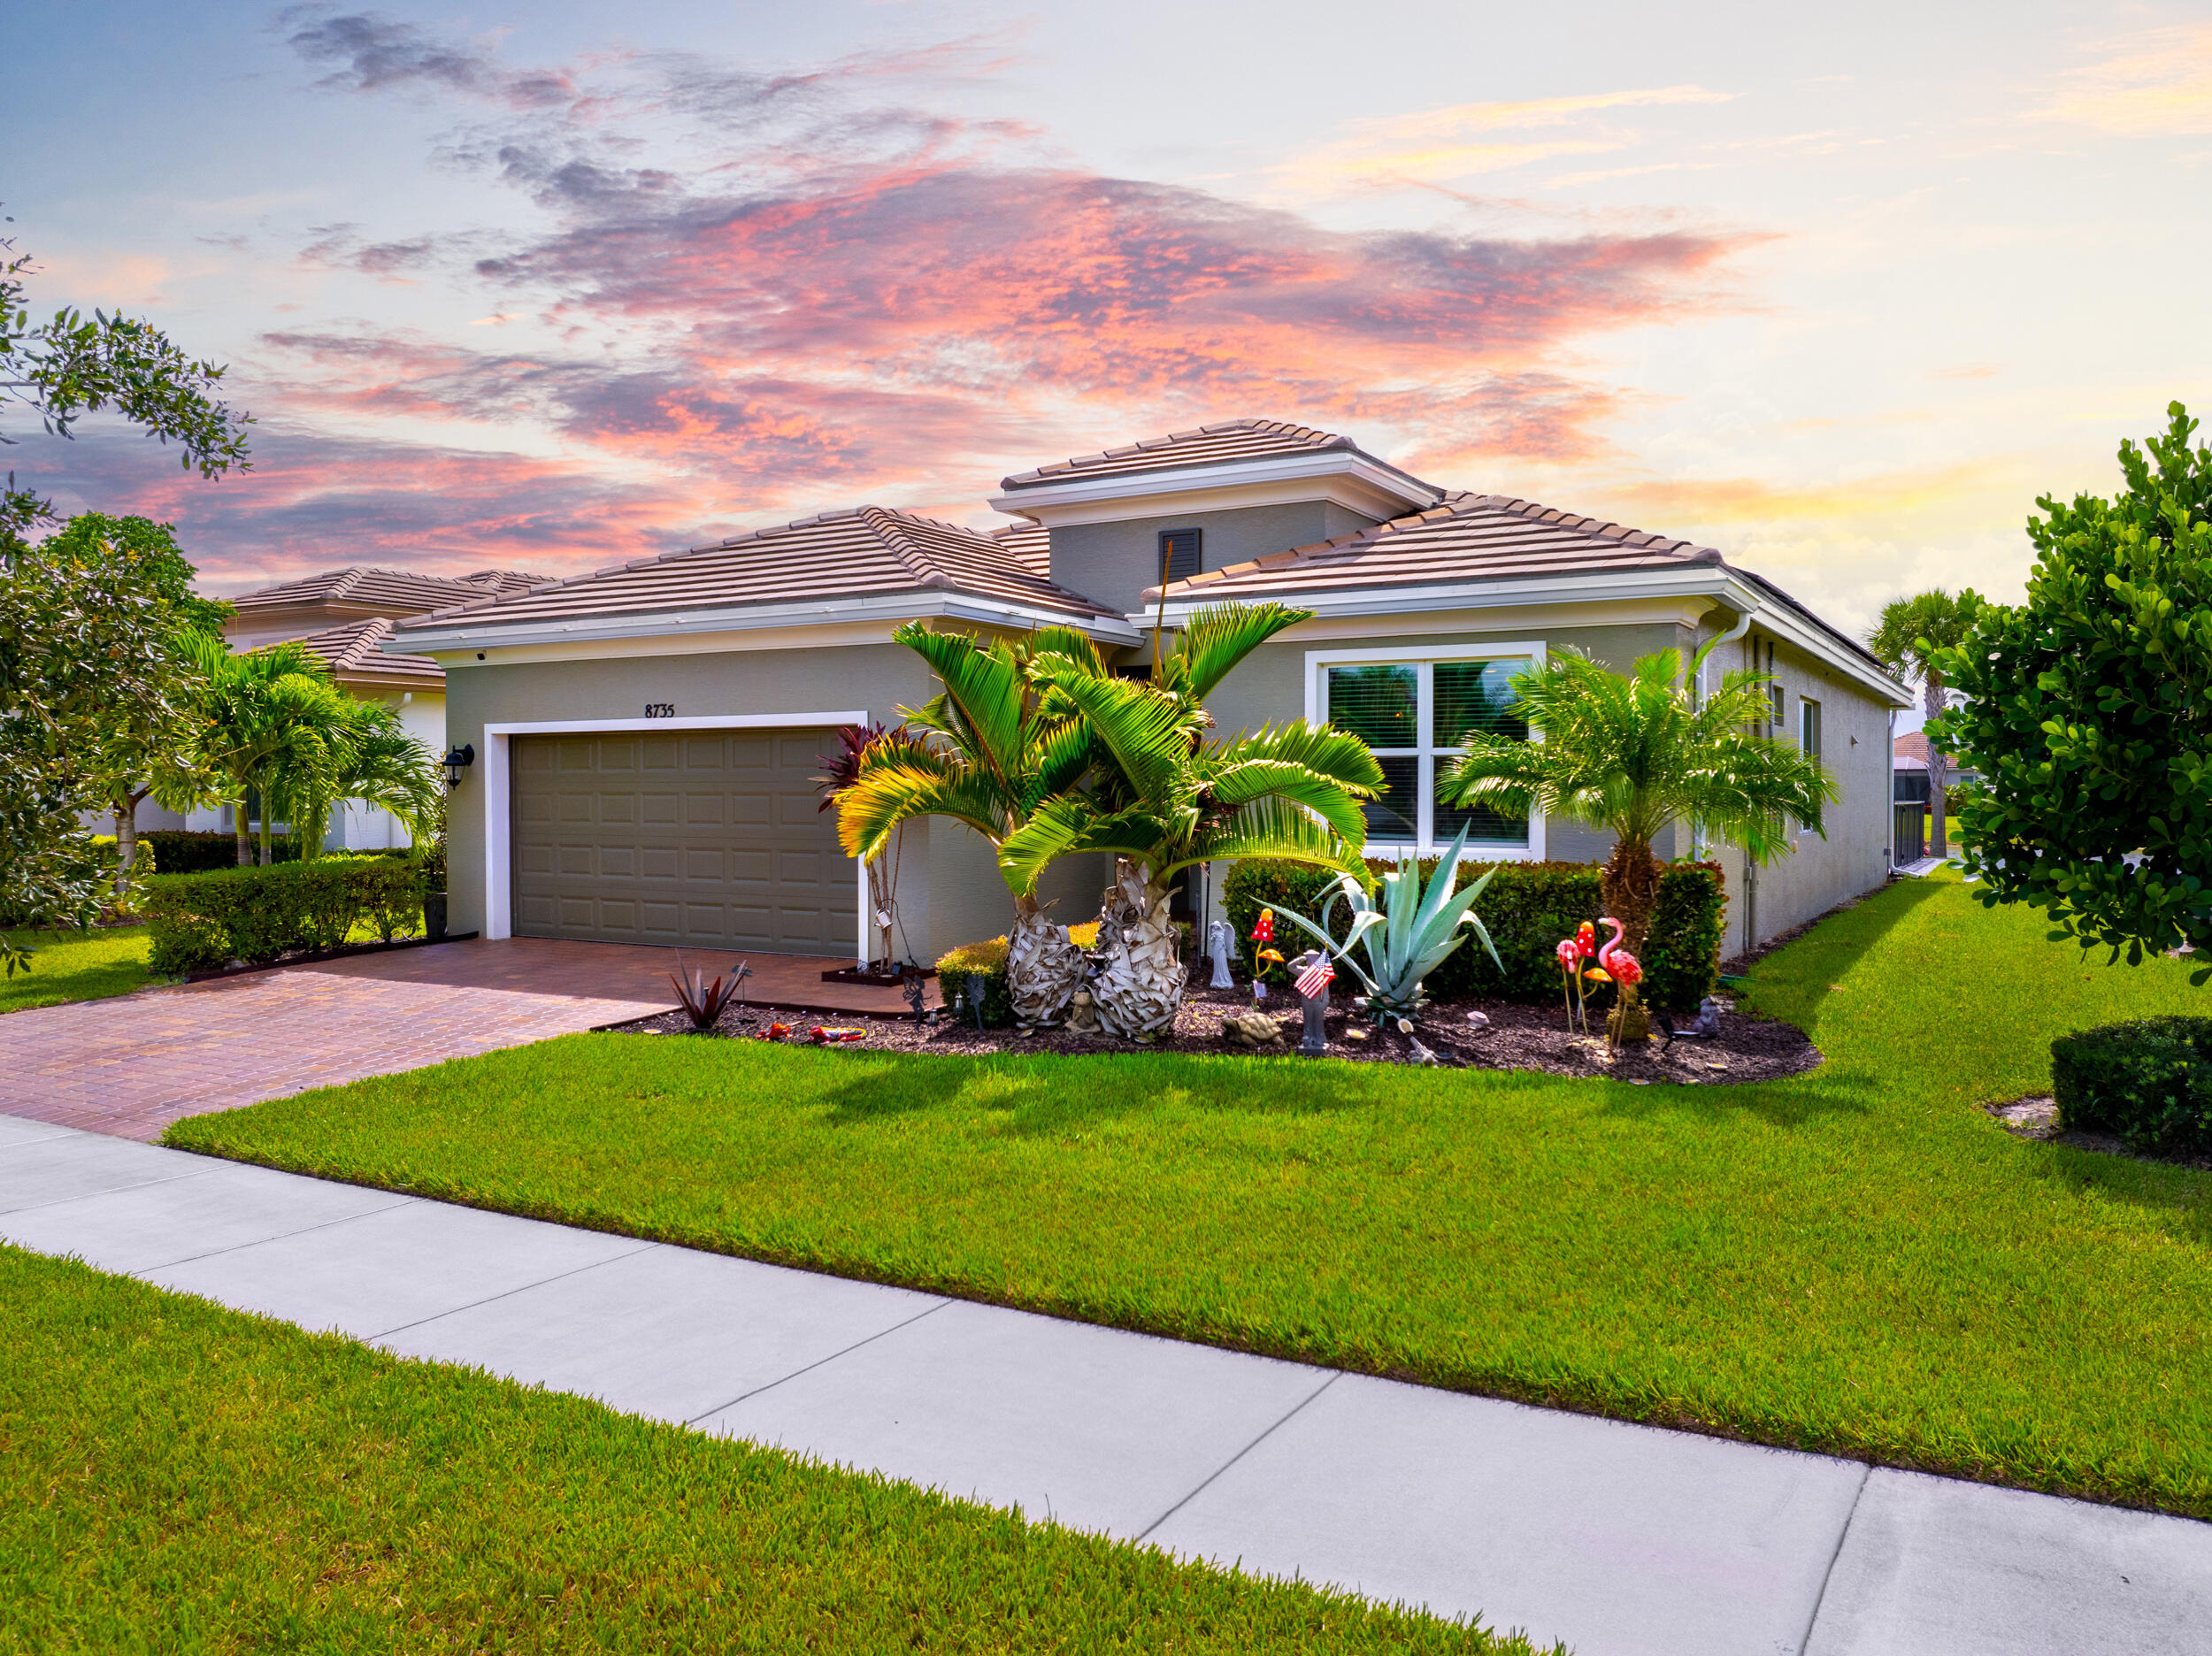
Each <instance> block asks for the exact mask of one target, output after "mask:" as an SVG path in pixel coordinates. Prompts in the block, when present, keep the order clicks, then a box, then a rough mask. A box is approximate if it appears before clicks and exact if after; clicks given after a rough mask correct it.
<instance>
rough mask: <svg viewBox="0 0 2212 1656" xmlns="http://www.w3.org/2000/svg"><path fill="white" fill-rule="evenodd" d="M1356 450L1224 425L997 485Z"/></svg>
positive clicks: (1266, 428) (1294, 433)
mask: <svg viewBox="0 0 2212 1656" xmlns="http://www.w3.org/2000/svg"><path fill="white" fill-rule="evenodd" d="M1358 447H1359V445H1358V444H1356V443H1355V442H1354V441H1352V440H1351V439H1350V438H1349V437H1340V436H1338V435H1336V433H1333V432H1325V431H1316V430H1315V429H1314V428H1313V427H1312V426H1292V425H1288V424H1286V422H1284V421H1282V420H1263V419H1236V420H1223V421H1221V422H1219V423H1218V424H1216V425H1212V426H1199V427H1197V428H1196V429H1195V430H1193V431H1179V432H1170V433H1168V434H1167V435H1166V436H1164V437H1150V438H1147V439H1146V440H1145V441H1142V442H1134V443H1129V444H1127V445H1125V447H1123V448H1119V449H1107V450H1105V451H1104V452H1103V453H1101V454H1094V455H1079V456H1076V457H1075V458H1074V459H1072V460H1061V461H1056V462H1055V463H1054V464H1051V465H1042V466H1039V467H1037V468H1036V469H1035V470H1034V471H1032V472H1016V473H1014V475H1013V476H1011V477H1010V478H1003V479H1000V483H999V487H1001V488H1007V489H1018V488H1035V487H1039V486H1041V485H1043V484H1048V483H1067V482H1073V481H1077V480H1079V479H1089V478H1102V477H1121V476H1127V475H1130V474H1132V473H1137V472H1166V471H1171V470H1174V469H1176V468H1179V467H1182V466H1201V465H1225V464H1230V463H1231V462H1233V461H1238V460H1262V459H1266V458H1268V457H1270V456H1274V455H1286V454H1317V453H1319V452H1320V451H1321V450H1323V449H1353V450H1356V449H1358ZM1393 469H1395V468H1393Z"/></svg>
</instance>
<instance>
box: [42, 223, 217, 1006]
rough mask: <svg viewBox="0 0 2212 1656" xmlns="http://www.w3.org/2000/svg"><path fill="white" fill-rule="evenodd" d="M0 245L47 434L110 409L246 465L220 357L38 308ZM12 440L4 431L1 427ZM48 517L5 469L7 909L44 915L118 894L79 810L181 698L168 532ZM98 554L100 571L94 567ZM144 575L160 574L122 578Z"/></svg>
mask: <svg viewBox="0 0 2212 1656" xmlns="http://www.w3.org/2000/svg"><path fill="white" fill-rule="evenodd" d="M0 260H4V262H0V397H4V401H5V402H7V403H13V404H14V405H15V406H17V407H19V408H23V409H27V410H30V411H31V412H33V413H35V415H36V416H37V417H38V419H39V422H40V424H41V425H42V426H43V427H44V429H45V430H46V431H47V432H48V433H50V434H52V435H55V436H58V437H65V438H66V437H71V436H73V435H74V434H75V426H76V424H77V422H78V421H79V420H80V419H81V418H83V417H84V416H86V415H88V414H92V413H97V412H100V411H102V410H110V411H112V412H114V413H117V414H119V415H120V416H121V417H122V418H125V419H127V420H128V421H130V422H131V423H132V424H134V425H135V426H138V427H139V428H140V429H141V430H142V431H144V432H145V433H148V434H149V435H150V436H153V437H155V438H157V440H159V441H162V442H164V443H168V442H175V443H177V444H178V445H179V447H180V449H181V450H182V460H183V464H185V465H186V466H187V467H188V468H192V467H196V468H197V469H198V470H199V472H201V474H202V475H203V476H207V477H213V476H216V475H218V474H219V473H220V472H225V471H227V470H229V469H230V468H232V467H234V466H236V467H240V468H242V467H244V466H245V464H246V430H245V428H246V427H247V426H249V425H250V423H251V421H250V418H249V417H248V416H246V415H244V414H242V413H240V412H237V411H236V410H233V409H231V408H230V407H229V406H228V405H227V404H226V403H222V402H220V401H219V400H218V399H217V398H216V397H214V396H213V395H211V392H212V390H213V388H214V387H215V385H216V383H217V382H218V381H219V380H220V379H221V378H222V375H223V370H222V369H221V368H220V367H219V366H218V365H216V364H212V363H207V362H198V361H195V360H193V359H191V358H190V357H187V356H186V355H185V354H184V353H183V352H182V351H180V350H179V349H177V348H176V347H175V346H174V345H173V344H171V343H170V341H169V340H168V339H167V337H166V336H165V335H164V334H162V333H161V331H160V330H159V329H157V328H156V327H154V326H151V325H150V324H149V323H146V322H143V321H140V320H136V319H134V318H127V317H122V316H110V315H108V314H107V313H106V312H105V311H94V312H93V314H92V315H91V316H90V317H89V318H88V317H86V316H84V315H83V314H82V313H81V312H80V311H75V310H73V309H64V310H61V311H57V312H55V313H54V315H53V317H52V318H51V319H50V320H49V321H46V322H43V323H35V322H33V320H32V319H31V313H30V310H29V307H28V305H27V303H26V301H25V296H24V295H25V284H24V280H23V279H24V277H25V276H26V275H27V274H28V273H30V260H29V259H28V258H27V257H23V256H19V255H17V254H16V253H15V249H14V243H13V242H12V241H8V240H5V239H4V238H0ZM12 441H14V440H13V439H12V438H11V437H9V436H8V435H7V433H5V432H4V431H0V443H8V442H12ZM53 521H55V517H54V513H53V510H52V508H51V506H50V504H49V503H48V502H46V501H45V500H44V499H43V498H42V497H41V496H40V495H38V494H37V493H36V492H35V490H33V489H28V488H22V487H18V486H17V483H16V479H15V475H14V474H13V473H12V472H11V473H9V475H8V479H7V484H6V487H5V488H4V489H0V910H4V911H5V912H7V913H8V914H10V915H11V916H14V917H15V918H16V919H17V920H18V921H19V923H21V924H28V925H31V926H39V927H42V926H52V925H57V924H63V923H69V924H78V925H83V924H89V923H90V922H91V920H92V919H93V918H94V917H95V916H96V915H97V913H98V911H99V908H100V905H101V902H102V901H103V900H104V898H105V897H107V896H111V895H117V894H119V893H118V892H117V891H116V890H115V889H114V888H113V887H112V886H111V884H110V876H109V870H108V868H107V865H106V858H105V856H104V854H103V853H102V852H101V851H99V849H98V848H97V847H96V846H95V845H94V843H93V840H92V838H91V835H90V833H89V832H88V831H87V830H86V829H84V828H83V827H82V826H81V824H80V822H79V814H80V813H81V812H85V811H90V810H98V809H103V808H104V807H111V805H112V803H113V800H112V797H111V792H110V789H109V783H110V782H111V779H112V777H113V774H114V772H115V769H116V765H115V764H114V763H111V762H119V760H120V758H121V757H122V755H119V754H118V753H117V752H116V751H115V749H116V747H117V746H118V742H117V741H116V740H113V738H114V733H115V732H119V731H130V730H135V731H137V732H140V733H144V732H150V731H153V730H156V729H160V728H163V727H165V723H166V722H167V721H170V720H172V719H174V718H177V717H183V713H182V709H184V708H185V707H187V706H188V704H189V702H190V701H191V694H190V692H191V685H190V682H189V678H188V670H187V669H186V668H184V667H183V666H182V664H181V657H180V650H179V648H178V646H177V640H178V638H179V635H180V627H182V626H184V625H186V623H187V622H188V618H189V617H188V615H186V614H184V613H182V612H180V608H179V606H178V605H176V604H175V603H173V602H167V601H165V599H164V597H163V596H162V593H163V592H164V591H165V589H166V588H165V583H167V581H168V566H167V564H166V563H165V558H164V556H162V553H161V549H160V548H157V547H152V546H150V545H149V544H148V543H147V541H146V540H145V537H144V536H143V534H142V533H141V532H139V531H135V530H133V531H130V532H128V533H123V534H122V535H121V537H120V540H121V542H122V544H118V543H117V541H116V540H115V538H114V537H113V536H112V535H111V534H110V533H108V532H106V531H101V532H97V533H96V532H95V531H93V530H89V529H88V530H87V531H85V532H83V533H84V535H85V536H86V538H87V544H83V545H69V544H65V545H64V546H63V547H61V548H55V549H53V550H49V549H48V548H46V547H43V546H40V547H34V546H33V545H31V544H30V541H29V540H28V536H29V535H30V533H32V532H33V531H35V529H37V528H38V526H39V525H42V524H46V523H51V522H53ZM128 521H129V520H127V519H124V520H104V522H108V523H118V522H119V523H128ZM91 542H97V544H98V546H99V548H101V554H102V556H101V558H100V559H95V558H94V557H93V556H92V545H91V544H90V543H91ZM169 551H171V552H173V547H171V548H169ZM103 560H104V562H105V563H106V565H107V567H106V568H105V570H104V578H103V579H92V578H90V576H89V575H88V571H89V570H90V569H91V568H92V567H93V565H94V564H95V563H98V562H101V561H103ZM140 578H143V579H147V580H149V581H150V582H151V583H152V584H153V588H154V590H151V591H146V592H142V591H138V590H134V589H133V588H132V587H131V586H129V584H128V583H129V582H130V581H131V580H133V579H140ZM119 745H120V746H122V747H132V746H134V745H140V744H137V743H136V742H135V740H134V739H132V740H122V741H121V742H120V744H119ZM122 768H126V769H127V768H129V767H127V766H125V767H122ZM0 959H4V963H5V966H6V970H8V972H9V973H11V974H12V973H13V972H15V971H16V970H19V969H20V968H25V967H27V966H28V965H29V964H30V956H29V954H28V952H27V951H25V950H22V949H19V948H16V947H13V946H11V945H4V944H0Z"/></svg>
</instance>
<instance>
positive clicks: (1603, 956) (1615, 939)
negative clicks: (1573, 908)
mask: <svg viewBox="0 0 2212 1656" xmlns="http://www.w3.org/2000/svg"><path fill="white" fill-rule="evenodd" d="M1598 924H1600V925H1609V926H1611V927H1612V928H1613V935H1612V936H1611V937H1610V938H1609V939H1606V943H1605V947H1603V948H1601V949H1600V950H1599V951H1598V964H1599V965H1600V966H1601V968H1603V969H1604V971H1605V973H1606V975H1607V976H1608V977H1610V978H1611V979H1612V980H1613V981H1614V982H1615V983H1617V984H1618V985H1620V991H1621V993H1620V998H1619V999H1618V1000H1616V1001H1615V1002H1614V1005H1613V1010H1612V1012H1611V1014H1610V1015H1609V1016H1608V1017H1607V1018H1606V1020H1605V1044H1606V1045H1607V1046H1609V1047H1611V1048H1612V1049H1613V1050H1614V1051H1615V1052H1618V1051H1619V1050H1620V1046H1621V1042H1622V1041H1623V1040H1624V1039H1630V1038H1631V1037H1632V1036H1637V1035H1641V1034H1643V1033H1645V1032H1646V1030H1647V1023H1646V1022H1645V1019H1644V1015H1643V1008H1641V1007H1640V1006H1639V1005H1638V1004H1637V1002H1636V985H1638V984H1640V983H1641V982H1642V981H1643V980H1644V968H1643V962H1640V961H1639V960H1638V959H1637V958H1636V957H1635V956H1634V955H1633V954H1630V953H1629V952H1628V951H1627V950H1626V949H1624V948H1623V947H1621V934H1622V933H1623V932H1624V931H1626V930H1627V928H1626V927H1624V925H1622V924H1621V923H1620V922H1619V921H1617V920H1616V919H1615V918H1613V916H1611V915H1600V916H1598Z"/></svg>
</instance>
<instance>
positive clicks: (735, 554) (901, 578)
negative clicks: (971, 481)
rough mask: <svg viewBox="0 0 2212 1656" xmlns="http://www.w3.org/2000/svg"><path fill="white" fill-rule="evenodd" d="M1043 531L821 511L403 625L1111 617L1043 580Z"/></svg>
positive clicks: (877, 510)
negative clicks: (752, 613) (691, 613)
mask: <svg viewBox="0 0 2212 1656" xmlns="http://www.w3.org/2000/svg"><path fill="white" fill-rule="evenodd" d="M1041 542H1042V532H1041V531H1036V532H1033V533H1032V534H1025V533H1023V532H1022V531H1019V530H1017V531H1016V532H1015V533H1014V534H1012V535H1010V536H1008V535H1003V534H1001V535H987V534H981V533H977V532H976V531H975V530H972V529H964V528H962V527H960V526H959V525H956V524H948V523H939V522H936V521H935V520H933V519H932V518H927V517H915V516H913V515H912V514H911V513H909V512H902V511H893V510H888V509H887V508H884V507H880V506H863V507H859V508H857V509H855V510H849V511H837V512H824V513H823V514H821V515H820V516H819V517H806V518H802V519H801V520H800V521H799V522H797V523H793V524H785V525H780V527H777V528H772V529H757V530H754V531H753V532H751V533H748V534H741V535H736V536H733V537H732V538H731V539H730V540H724V541H720V542H718V543H717V544H715V545H713V546H705V547H694V548H691V549H690V550H688V551H684V552H671V553H668V554H666V555H664V556H660V557H655V558H641V559H639V560H638V561H636V562H635V563H621V564H617V565H615V566H614V567H612V568H611V569H603V570H600V571H597V572H595V573H594V574H590V575H580V576H577V577H575V578H574V579H570V580H565V581H560V582H557V583H555V584H553V585H551V586H539V587H535V588H534V589H532V590H530V591H528V592H525V593H518V594H513V595H511V596H506V597H500V598H495V599H492V600H491V601H489V602H478V603H471V604H467V605H464V606H458V607H457V609H449V610H445V611H442V612H440V613H439V614H437V615H434V616H430V617H421V618H419V619H415V620H411V621H409V622H407V623H405V624H404V625H403V626H402V627H401V629H400V631H401V633H402V635H404V633H405V632H406V631H407V630H408V629H409V628H411V627H421V626H433V625H446V624H447V623H449V622H450V621H451V620H453V619H454V618H456V617H457V614H458V613H459V611H460V610H461V609H465V610H467V611H468V612H469V617H470V618H471V619H472V620H483V621H486V622H489V623H492V624H495V625H506V624H507V623H509V622H517V621H568V620H575V619H579V618H582V617H601V616H616V615H637V614H649V613H653V612H656V611H662V610H671V609H702V608H715V609H719V608H724V607H726V606H732V605H740V604H751V603H759V604H771V603H794V602H809V601H823V600H826V601H834V600H838V599H851V598H865V597H874V596H878V595H885V594H895V593H911V592H922V591H929V590H946V591H954V592H963V593H968V594H974V595H976V596H979V597H985V598H996V599H1001V600H1004V601H1006V602H1013V603H1021V604H1031V605H1034V606H1036V607H1038V608H1040V609H1055V610H1059V611H1062V612H1064V613H1065V614H1068V615H1071V616H1079V617H1103V616H1106V615H1109V614H1110V611H1108V610H1105V609H1101V608H1100V607H1099V606H1098V605H1096V604H1094V603H1093V602H1091V601H1090V600H1089V599H1087V598H1083V597H1079V596H1078V595H1077V594H1074V593H1071V592H1069V591H1067V590H1066V589H1065V588H1064V587H1060V586H1054V585H1053V584H1052V582H1051V581H1050V580H1048V579H1046V577H1045V574H1044V570H1043V567H1042V563H1043V560H1042V557H1041Z"/></svg>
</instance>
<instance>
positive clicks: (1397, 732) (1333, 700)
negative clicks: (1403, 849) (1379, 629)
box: [1329, 667, 1421, 809]
mask: <svg viewBox="0 0 2212 1656" xmlns="http://www.w3.org/2000/svg"><path fill="white" fill-rule="evenodd" d="M1420 685H1421V676H1420V674H1419V672H1418V671H1416V670H1415V669H1414V668H1411V667H1332V668H1330V669H1329V723H1330V724H1333V725H1335V726H1336V727H1337V729H1339V730H1340V731H1349V732H1351V733H1352V734H1353V735H1355V736H1356V737H1358V738H1359V739H1360V740H1362V741H1363V742H1365V743H1366V744H1367V745H1368V746H1369V747H1412V746H1413V745H1414V744H1415V742H1417V740H1419V739H1420V725H1419V724H1418V723H1417V717H1416V715H1417V708H1416V706H1415V703H1416V701H1417V698H1418V695H1419V693H1420ZM1408 809H1410V807H1409V808H1408Z"/></svg>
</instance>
